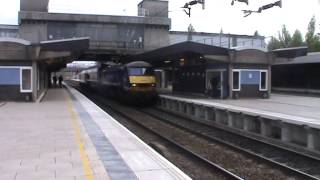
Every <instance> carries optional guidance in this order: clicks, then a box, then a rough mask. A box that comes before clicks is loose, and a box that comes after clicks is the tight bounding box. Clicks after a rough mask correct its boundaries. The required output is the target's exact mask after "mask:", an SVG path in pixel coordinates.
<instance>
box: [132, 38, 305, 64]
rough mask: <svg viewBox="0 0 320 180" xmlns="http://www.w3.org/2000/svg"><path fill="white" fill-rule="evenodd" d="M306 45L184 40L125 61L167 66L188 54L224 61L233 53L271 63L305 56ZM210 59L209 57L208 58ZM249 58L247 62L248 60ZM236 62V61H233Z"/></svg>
mask: <svg viewBox="0 0 320 180" xmlns="http://www.w3.org/2000/svg"><path fill="white" fill-rule="evenodd" d="M307 50H308V48H307V47H297V48H285V49H277V50H273V51H270V52H264V51H261V50H258V49H243V50H236V49H229V48H224V47H218V46H211V45H206V44H202V43H197V42H192V41H185V42H182V43H178V44H174V45H170V46H166V47H162V48H159V49H155V50H152V51H149V52H145V53H142V54H138V55H134V56H131V57H129V58H127V59H126V61H128V62H130V61H140V60H142V61H147V62H149V63H151V64H153V65H154V66H156V67H162V66H167V65H168V64H167V63H169V62H172V61H178V60H180V59H181V58H185V57H190V56H199V57H204V58H209V57H211V58H212V57H213V58H214V59H217V60H218V59H221V60H224V61H228V59H229V58H230V56H231V55H232V54H234V55H235V56H236V59H238V60H239V59H241V58H240V56H241V57H242V56H243V55H246V56H243V57H248V58H249V59H250V57H251V56H253V57H264V58H262V59H261V60H255V59H254V62H262V61H263V63H271V64H272V62H277V60H278V59H288V60H293V59H294V58H296V57H300V56H305V55H306V54H307ZM270 55H271V56H273V57H274V61H269V60H268V57H270ZM209 59H210V58H209ZM249 59H247V60H248V62H247V63H250V62H249ZM235 62H236V61H235ZM241 62H242V63H246V61H245V59H244V60H243V61H241Z"/></svg>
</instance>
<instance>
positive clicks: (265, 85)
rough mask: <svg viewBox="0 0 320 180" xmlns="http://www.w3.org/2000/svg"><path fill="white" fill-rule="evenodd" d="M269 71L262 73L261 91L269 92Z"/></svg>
mask: <svg viewBox="0 0 320 180" xmlns="http://www.w3.org/2000/svg"><path fill="white" fill-rule="evenodd" d="M267 74H268V73H267V71H260V87H259V90H260V91H267V90H268V77H267Z"/></svg>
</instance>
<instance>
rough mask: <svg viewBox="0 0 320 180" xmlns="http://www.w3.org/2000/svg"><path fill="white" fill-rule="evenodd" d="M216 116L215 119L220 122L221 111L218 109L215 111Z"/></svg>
mask: <svg viewBox="0 0 320 180" xmlns="http://www.w3.org/2000/svg"><path fill="white" fill-rule="evenodd" d="M214 115H215V118H214V119H215V121H216V122H220V120H221V119H220V117H221V116H220V110H219V109H216V108H215V109H214Z"/></svg>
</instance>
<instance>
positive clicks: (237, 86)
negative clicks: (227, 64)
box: [232, 71, 240, 91]
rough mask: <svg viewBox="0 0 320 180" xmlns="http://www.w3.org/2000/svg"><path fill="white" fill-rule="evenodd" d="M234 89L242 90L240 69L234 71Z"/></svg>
mask: <svg viewBox="0 0 320 180" xmlns="http://www.w3.org/2000/svg"><path fill="white" fill-rule="evenodd" d="M232 90H234V91H240V71H233V88H232Z"/></svg>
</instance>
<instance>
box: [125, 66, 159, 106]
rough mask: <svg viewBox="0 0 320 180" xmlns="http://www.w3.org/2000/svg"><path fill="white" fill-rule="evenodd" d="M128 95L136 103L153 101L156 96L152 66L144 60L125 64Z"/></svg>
mask: <svg viewBox="0 0 320 180" xmlns="http://www.w3.org/2000/svg"><path fill="white" fill-rule="evenodd" d="M126 68H127V72H128V80H129V84H130V85H129V86H130V87H129V91H128V93H129V95H130V97H131V100H133V101H137V102H138V103H143V102H146V103H148V102H154V101H155V100H156V98H157V92H156V79H155V74H154V70H153V67H152V66H151V65H150V64H149V63H146V62H143V61H137V62H132V63H129V64H127V67H126Z"/></svg>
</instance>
